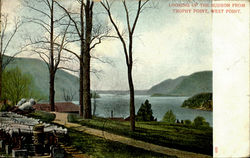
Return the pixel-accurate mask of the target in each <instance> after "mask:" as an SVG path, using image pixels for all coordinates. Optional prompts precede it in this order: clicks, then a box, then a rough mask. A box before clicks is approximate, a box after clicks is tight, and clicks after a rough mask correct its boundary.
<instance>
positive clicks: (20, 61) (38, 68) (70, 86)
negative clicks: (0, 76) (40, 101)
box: [7, 58, 79, 101]
mask: <svg viewBox="0 0 250 158" xmlns="http://www.w3.org/2000/svg"><path fill="white" fill-rule="evenodd" d="M17 66H18V67H19V68H20V69H21V70H22V72H23V73H29V74H30V75H31V76H32V77H33V79H34V82H35V86H36V87H37V88H38V90H39V91H40V92H41V93H42V95H43V96H46V97H47V98H48V96H49V73H48V67H47V65H46V64H45V63H44V62H43V61H41V60H39V59H32V58H15V60H14V61H13V62H11V63H10V64H9V65H8V66H7V69H11V68H15V67H17ZM63 89H65V90H66V92H70V93H74V94H75V95H74V99H73V100H78V98H79V95H78V94H79V92H78V91H79V79H78V77H76V76H74V75H71V74H70V73H68V72H66V71H63V70H58V71H57V72H56V78H55V100H56V101H63V100H64V97H63Z"/></svg>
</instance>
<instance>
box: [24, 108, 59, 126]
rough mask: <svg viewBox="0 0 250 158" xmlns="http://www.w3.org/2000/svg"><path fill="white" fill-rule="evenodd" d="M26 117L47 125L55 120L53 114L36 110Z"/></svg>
mask: <svg viewBox="0 0 250 158" xmlns="http://www.w3.org/2000/svg"><path fill="white" fill-rule="evenodd" d="M27 116H28V117H32V118H35V119H40V120H41V121H43V122H48V123H50V122H52V121H54V120H55V118H56V115H55V114H53V113H49V112H45V111H38V110H36V111H35V112H33V113H29V114H28V115H27Z"/></svg>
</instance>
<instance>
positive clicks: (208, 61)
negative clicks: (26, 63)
mask: <svg viewBox="0 0 250 158" xmlns="http://www.w3.org/2000/svg"><path fill="white" fill-rule="evenodd" d="M3 1H4V2H3V12H6V13H8V14H9V17H16V16H20V15H23V14H27V12H25V11H24V8H22V7H21V6H20V2H19V1H20V0H3ZM155 2H156V1H154V5H152V4H151V3H149V5H148V6H149V7H148V8H147V9H145V10H144V12H143V13H142V14H141V15H140V17H139V21H138V24H137V27H136V30H135V35H134V45H133V58H134V65H133V80H134V86H135V89H136V90H145V89H149V88H150V87H152V86H153V85H155V84H158V83H160V82H161V81H163V80H166V79H170V78H171V79H174V78H177V77H179V76H183V75H190V74H192V73H194V72H198V71H204V70H212V53H213V52H212V16H211V15H210V14H176V13H173V10H172V9H173V8H170V7H169V3H170V2H171V1H164V0H160V1H158V2H157V3H155ZM128 3H129V7H130V8H129V9H134V6H135V5H134V3H135V1H132V2H128ZM95 11H99V12H103V10H102V8H101V7H100V5H98V4H96V5H95ZM111 11H112V13H113V15H114V16H113V17H114V18H115V21H116V22H118V23H119V28H121V29H126V23H125V19H124V18H125V12H124V8H122V5H121V3H119V2H118V1H117V2H115V3H114V5H113V6H112V9H111ZM133 13H134V11H133V10H132V12H131V15H132V14H133ZM101 17H102V18H103V19H104V21H105V22H107V24H108V25H110V27H112V25H111V24H110V23H109V21H108V19H107V16H106V15H105V14H103V13H102V15H101ZM131 18H133V16H132V17H131ZM32 27H33V26H31V25H27V26H24V28H23V29H24V30H29V29H31V28H32ZM113 31H114V30H113ZM114 33H115V32H114ZM72 47H74V48H73V49H75V50H79V46H78V44H74V45H73V46H72ZM92 53H93V55H95V56H100V57H103V58H104V59H108V60H110V61H112V64H107V63H101V62H98V61H96V60H92V64H91V65H92V67H94V68H95V69H97V70H101V71H102V72H101V73H100V74H99V75H98V76H99V77H96V76H95V75H94V74H92V75H91V88H92V89H95V90H128V81H127V68H126V63H125V58H124V53H123V48H122V45H121V42H120V41H119V40H118V39H108V40H105V41H103V42H102V43H101V44H100V45H98V46H97V47H96V49H95V50H94V51H93V52H92ZM21 56H22V57H30V55H28V53H27V54H22V55H21ZM73 67H75V68H76V69H77V68H78V65H77V64H75V63H74V64H73Z"/></svg>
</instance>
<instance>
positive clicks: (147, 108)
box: [136, 100, 155, 121]
mask: <svg viewBox="0 0 250 158" xmlns="http://www.w3.org/2000/svg"><path fill="white" fill-rule="evenodd" d="M136 120H137V121H154V120H155V119H154V116H153V111H152V109H151V104H150V103H149V101H148V100H146V101H145V103H144V104H141V107H140V108H139V110H138V112H137V116H136Z"/></svg>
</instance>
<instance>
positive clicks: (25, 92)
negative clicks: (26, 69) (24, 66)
mask: <svg viewBox="0 0 250 158" xmlns="http://www.w3.org/2000/svg"><path fill="white" fill-rule="evenodd" d="M2 85H3V87H2V88H3V89H2V92H3V93H2V98H3V99H6V100H10V101H11V102H12V105H16V104H17V102H18V101H19V100H20V99H21V98H30V97H32V98H35V99H41V98H42V96H41V95H40V93H39V91H37V90H36V88H35V86H34V84H33V78H32V76H31V75H29V74H25V73H22V72H21V70H20V69H19V68H18V67H16V68H14V69H10V70H6V71H4V72H3V84H2Z"/></svg>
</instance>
